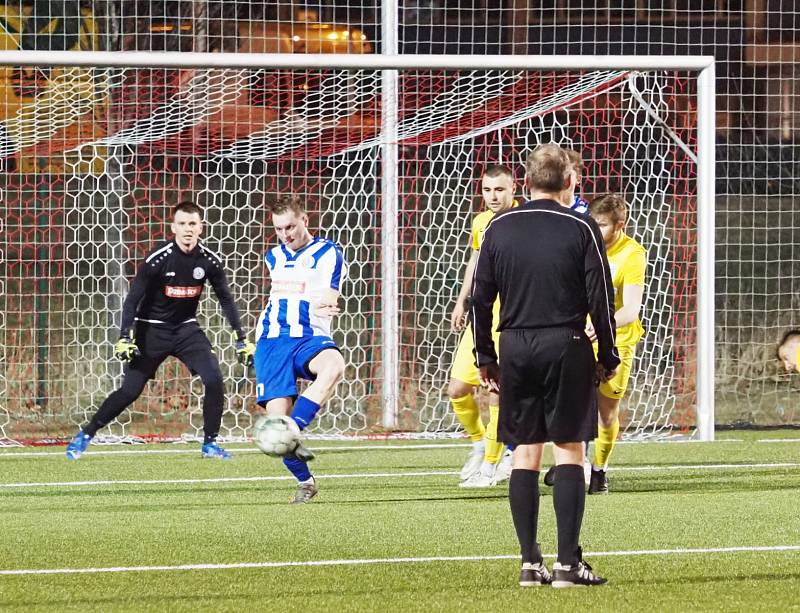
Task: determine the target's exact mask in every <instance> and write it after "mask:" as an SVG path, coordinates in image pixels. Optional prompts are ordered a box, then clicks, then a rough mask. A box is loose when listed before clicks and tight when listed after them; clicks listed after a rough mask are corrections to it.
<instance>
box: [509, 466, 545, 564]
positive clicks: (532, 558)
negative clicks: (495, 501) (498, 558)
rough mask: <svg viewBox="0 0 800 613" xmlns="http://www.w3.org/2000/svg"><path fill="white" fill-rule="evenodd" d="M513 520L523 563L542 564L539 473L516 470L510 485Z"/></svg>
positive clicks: (512, 474)
mask: <svg viewBox="0 0 800 613" xmlns="http://www.w3.org/2000/svg"><path fill="white" fill-rule="evenodd" d="M508 502H509V505H510V506H511V518H512V519H513V520H514V529H515V530H516V531H517V540H519V549H520V553H521V554H522V561H523V562H532V563H535V562H541V561H542V552H541V550H540V549H539V545H538V543H537V542H536V530H537V525H538V523H539V471H538V470H524V469H521V468H515V469H514V470H512V471H511V479H510V481H509V483H508Z"/></svg>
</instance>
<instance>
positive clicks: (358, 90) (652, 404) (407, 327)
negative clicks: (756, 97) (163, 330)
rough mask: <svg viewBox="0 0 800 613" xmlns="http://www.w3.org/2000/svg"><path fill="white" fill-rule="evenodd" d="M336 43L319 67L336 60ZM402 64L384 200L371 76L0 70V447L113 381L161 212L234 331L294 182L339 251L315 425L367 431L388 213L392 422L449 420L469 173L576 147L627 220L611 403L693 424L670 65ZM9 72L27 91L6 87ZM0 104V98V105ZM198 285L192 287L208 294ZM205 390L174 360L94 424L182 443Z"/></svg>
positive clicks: (409, 427) (235, 385) (242, 426)
mask: <svg viewBox="0 0 800 613" xmlns="http://www.w3.org/2000/svg"><path fill="white" fill-rule="evenodd" d="M335 59H336V58H335V57H334V58H332V59H331V66H335ZM580 65H581V61H580V59H579V58H576V64H575V66H576V68H575V69H573V70H564V71H532V70H528V71H514V70H480V71H476V70H461V71H457V70H401V71H400V72H399V76H398V95H397V105H398V113H397V125H396V134H397V137H396V141H395V142H396V144H397V158H398V161H397V166H396V168H395V169H394V170H395V172H396V175H397V180H396V188H397V192H398V196H397V200H396V202H386V201H385V199H384V198H382V193H381V177H382V176H383V173H384V172H385V165H384V164H383V161H382V145H383V143H384V142H385V139H384V138H382V132H381V130H382V128H381V122H382V119H385V118H382V114H381V87H382V80H381V71H378V70H368V69H361V70H340V69H337V68H335V67H333V68H327V69H319V70H310V69H309V70H258V69H197V68H195V69H188V68H186V69H163V68H147V67H140V68H101V67H95V68H78V67H67V68H49V67H46V66H42V67H38V68H14V67H9V68H6V69H4V72H3V74H4V76H3V78H4V79H5V82H4V85H8V87H9V89H10V90H13V91H17V92H18V99H17V100H11V99H7V100H6V101H5V104H6V108H4V109H2V112H0V117H2V123H0V190H2V192H1V193H0V196H1V197H0V336H2V342H1V343H0V345H1V348H0V351H2V355H0V431H1V433H0V434H1V435H2V438H3V439H4V440H6V441H24V440H42V439H47V438H55V437H63V436H64V435H66V434H70V433H72V432H73V431H74V430H75V429H76V428H77V427H78V426H79V425H80V424H82V423H84V422H85V421H86V420H87V419H88V417H90V416H91V414H92V413H93V412H94V411H95V410H96V409H97V408H98V407H99V405H100V403H101V402H102V401H103V400H104V399H105V397H106V396H107V395H108V394H109V393H110V392H111V391H113V390H114V389H115V388H116V387H117V386H118V385H119V383H120V381H121V375H122V368H121V366H120V364H119V363H118V362H116V361H115V360H114V359H113V356H112V347H113V344H114V342H115V341H116V340H117V338H118V334H119V331H118V325H119V317H120V309H121V304H122V299H123V297H124V295H125V293H126V291H127V287H128V283H129V280H130V279H131V278H132V275H133V274H134V272H135V270H136V267H137V266H138V265H139V264H140V263H141V261H142V258H143V255H144V254H145V253H146V252H147V251H148V250H149V249H151V248H152V247H153V245H154V244H156V243H157V242H158V241H161V240H164V239H165V238H167V237H168V236H169V229H168V228H169V226H168V224H169V216H170V209H171V207H172V206H174V205H175V204H176V203H177V202H179V201H182V200H186V199H189V200H193V201H196V202H197V203H199V204H200V205H201V206H202V207H203V208H204V210H205V219H206V226H205V231H204V236H203V239H204V241H205V243H206V245H207V246H209V247H210V249H212V250H213V251H215V252H217V253H220V254H222V255H223V257H224V259H225V263H226V269H227V273H228V278H229V282H230V284H231V287H232V290H233V294H234V296H235V298H236V300H237V303H238V305H239V308H240V310H241V312H242V314H243V318H244V322H245V324H246V327H247V329H248V330H250V331H252V330H253V329H254V325H255V319H256V317H257V316H258V314H259V312H260V311H261V309H262V308H263V305H264V302H265V297H266V295H267V293H268V290H269V279H268V276H267V275H266V273H265V270H264V266H263V260H262V255H263V253H264V251H265V250H266V249H267V248H269V247H270V246H271V245H273V244H275V237H274V234H273V232H272V229H271V226H270V218H269V216H268V215H267V213H266V209H265V206H264V201H265V198H270V197H274V195H276V194H285V193H289V192H291V193H295V194H298V195H299V196H301V197H302V198H303V200H304V201H305V202H306V203H307V205H308V207H309V211H310V212H311V224H312V228H313V231H314V232H318V233H319V234H321V235H323V236H326V237H328V238H331V239H333V240H334V241H336V242H338V243H339V244H340V245H341V246H342V247H343V249H344V254H345V259H346V261H347V262H348V263H349V279H348V281H347V283H346V285H345V286H344V289H343V293H344V304H345V308H344V313H343V314H342V315H341V316H339V317H338V318H337V320H336V322H335V325H334V329H335V338H336V340H337V342H338V343H339V345H340V347H341V348H342V350H343V353H344V356H345V359H346V362H347V365H348V369H347V374H346V379H345V381H344V383H342V384H341V385H340V386H339V388H338V391H337V394H336V396H335V397H334V398H333V399H332V400H331V401H330V402H328V403H327V405H326V406H325V407H324V408H323V411H322V413H321V415H320V418H319V419H318V421H317V423H316V424H315V428H314V430H313V432H315V433H316V434H320V435H342V434H373V433H377V432H384V431H385V428H384V426H383V425H382V424H383V421H384V420H383V415H384V412H385V400H384V398H383V395H384V391H383V389H382V381H383V377H384V364H383V361H382V360H383V353H382V348H383V347H384V346H385V344H386V343H387V342H388V340H389V339H388V337H387V335H389V334H391V330H384V329H382V327H381V321H382V314H383V313H384V310H385V309H386V308H387V305H385V304H384V303H383V301H382V298H381V296H382V294H381V291H382V287H383V283H384V282H385V281H386V280H385V279H382V272H381V270H382V265H381V264H382V261H383V259H384V257H385V256H386V254H385V253H383V251H382V247H381V246H382V245H384V244H385V243H384V242H382V232H383V231H385V229H384V228H382V226H381V213H382V211H383V210H384V209H385V207H387V206H391V207H396V210H397V223H398V234H397V253H396V255H397V261H398V265H397V269H396V270H395V271H393V274H394V275H395V277H396V279H397V281H398V291H399V299H398V312H397V318H396V323H397V336H396V341H397V342H396V346H397V347H398V351H397V356H396V360H397V363H396V368H397V374H398V385H397V389H396V390H394V393H395V396H396V399H397V406H396V416H397V419H396V425H395V426H394V429H396V430H399V431H403V432H414V433H427V434H430V435H434V434H443V433H450V432H456V431H457V430H458V424H457V422H456V421H455V419H454V416H453V413H452V411H451V410H450V407H449V402H448V398H447V395H446V387H447V382H448V379H449V369H450V365H451V362H452V359H453V356H454V352H455V348H456V346H457V342H458V335H457V334H455V333H452V332H451V331H450V329H449V320H450V312H451V310H452V308H453V306H454V300H455V297H456V295H457V293H458V290H459V288H460V284H461V279H462V277H463V273H464V265H465V262H466V260H467V258H468V256H469V228H470V223H471V219H472V217H473V216H474V215H475V214H476V213H478V212H479V211H480V210H481V201H480V190H479V182H480V176H481V172H482V169H483V168H484V166H485V165H487V164H489V163H504V164H508V165H510V166H511V167H512V168H514V170H515V172H516V173H517V178H518V180H519V182H520V183H521V181H522V178H523V175H524V171H523V168H524V162H525V159H526V157H527V155H528V154H529V152H530V151H531V150H532V149H533V148H534V147H535V146H536V145H537V144H539V143H545V142H556V143H558V144H561V145H563V146H565V147H570V148H573V149H575V150H577V151H578V152H580V153H581V155H582V156H583V159H584V162H585V169H584V175H583V180H582V182H581V185H580V187H579V192H580V193H581V195H582V196H583V197H584V198H586V199H588V200H590V199H591V198H592V197H593V196H595V195H597V194H600V193H602V192H607V191H618V192H621V193H622V194H623V195H624V196H625V197H626V198H627V200H628V202H629V204H630V216H629V221H628V225H627V232H628V233H629V234H630V235H632V236H633V237H635V238H636V240H638V241H639V242H640V243H642V244H643V245H644V246H645V247H646V248H647V251H648V267H647V286H646V289H645V302H644V306H643V308H642V319H643V324H644V328H645V330H646V333H645V336H644V338H643V339H642V341H641V343H640V345H639V347H638V350H637V356H636V360H635V364H634V368H633V374H632V377H631V383H630V385H629V391H628V393H627V396H626V398H625V400H624V402H623V409H622V410H623V414H622V419H623V425H624V427H625V428H626V432H627V433H628V434H629V435H638V436H657V435H665V434H670V433H675V432H676V431H678V432H686V431H689V430H691V429H692V428H694V426H695V424H696V416H695V409H694V407H695V406H696V386H695V381H696V371H697V358H696V355H697V352H696V348H697V335H696V329H697V326H696V317H695V312H696V308H697V304H696V300H697V289H698V288H697V266H696V264H697V235H696V226H697V198H696V194H697V157H696V138H697V119H696V118H697V104H696V85H695V80H694V76H695V75H693V74H690V73H688V72H686V73H684V72H675V71H664V70H659V71H650V72H639V71H629V70H612V71H590V70H580V69H579V68H578V67H579V66H580ZM26 84H32V85H31V86H30V87H28V88H27V89H26V87H25V86H26ZM0 104H3V102H2V101H0ZM207 291H208V290H207ZM204 295H205V298H204V299H203V301H202V303H201V309H200V314H201V321H202V325H203V327H204V329H205V331H206V333H207V335H208V336H209V339H210V340H211V343H212V345H213V347H214V348H215V350H216V352H217V355H218V357H219V358H220V361H221V363H222V368H223V373H224V376H225V382H226V392H227V393H226V407H225V416H224V419H223V432H222V436H223V437H226V438H228V439H240V438H244V437H247V436H248V433H249V429H250V427H251V423H252V421H253V415H254V414H255V413H256V412H257V410H258V408H257V407H256V406H255V405H254V402H253V398H254V395H253V383H252V380H251V378H250V377H249V376H248V374H247V373H245V372H244V371H243V369H242V367H241V366H239V365H238V364H236V360H235V355H234V351H233V348H232V341H231V338H230V332H229V329H228V325H227V323H226V322H225V321H224V318H223V317H222V315H221V312H220V310H219V308H218V305H217V303H216V301H215V299H214V298H213V297H209V295H208V293H205V294H204ZM201 404H202V386H201V385H200V382H199V380H198V379H193V378H192V376H191V375H190V373H189V372H188V371H187V370H186V369H185V368H184V367H183V365H181V364H180V363H179V362H177V361H174V360H173V359H172V358H170V359H169V360H168V361H167V362H165V364H164V365H163V366H162V367H161V369H160V371H159V373H158V374H157V375H156V378H155V379H154V380H153V381H152V382H151V383H150V384H149V385H148V387H147V388H146V390H145V393H144V394H143V395H142V397H141V398H140V399H139V400H138V401H137V402H136V403H135V404H134V405H133V406H132V407H131V408H130V410H129V411H127V412H125V413H124V414H123V415H122V416H121V417H120V418H119V420H118V421H116V422H114V423H113V424H111V425H110V426H109V427H108V429H106V430H104V431H101V435H107V436H109V437H117V438H122V437H144V438H170V437H181V436H183V437H195V436H198V435H199V434H200V433H201V432H202V411H201Z"/></svg>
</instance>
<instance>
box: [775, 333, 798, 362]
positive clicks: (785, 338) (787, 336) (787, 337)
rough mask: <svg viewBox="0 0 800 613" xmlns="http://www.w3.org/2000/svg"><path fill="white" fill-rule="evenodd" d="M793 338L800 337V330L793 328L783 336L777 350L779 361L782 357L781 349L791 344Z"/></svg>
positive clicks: (776, 355)
mask: <svg viewBox="0 0 800 613" xmlns="http://www.w3.org/2000/svg"><path fill="white" fill-rule="evenodd" d="M793 336H800V330H799V329H797V328H792V329H790V330H787V331H786V332H784V333H783V336H782V337H781V340H780V342H779V343H778V346H777V347H776V348H775V357H776V358H778V359H779V360H780V359H781V356H780V354H779V353H778V352H779V351H780V350H781V347H783V346H784V345H785V344H786V343H787V342H789V341H790V340H791V339H792V337H793Z"/></svg>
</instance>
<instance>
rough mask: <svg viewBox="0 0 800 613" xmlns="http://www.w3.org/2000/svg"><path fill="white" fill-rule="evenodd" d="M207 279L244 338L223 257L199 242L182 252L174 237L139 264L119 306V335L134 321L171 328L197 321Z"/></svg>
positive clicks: (232, 325) (233, 324)
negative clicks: (120, 306) (186, 251)
mask: <svg viewBox="0 0 800 613" xmlns="http://www.w3.org/2000/svg"><path fill="white" fill-rule="evenodd" d="M206 281H208V282H209V283H210V284H211V287H213V288H214V293H215V294H216V295H217V298H218V299H219V303H220V306H221V307H222V310H223V312H224V313H225V317H227V318H228V321H229V322H230V324H231V328H233V330H234V331H235V332H236V333H237V335H238V337H239V338H244V332H243V331H242V324H241V321H240V320H239V311H238V309H237V308H236V303H235V302H234V299H233V296H232V295H231V291H230V289H229V287H228V281H227V279H226V278H225V270H224V268H223V263H222V259H221V258H220V257H219V256H218V255H216V254H215V253H214V252H212V251H210V250H209V249H208V248H206V246H205V245H203V244H202V243H200V242H198V243H197V245H196V246H195V248H194V249H193V250H192V251H190V252H189V253H184V252H183V251H182V250H181V248H180V247H178V245H177V243H176V242H175V241H174V240H171V241H169V242H167V243H163V244H161V245H159V246H158V247H157V248H156V249H153V250H152V251H151V252H150V253H149V254H147V256H146V257H145V260H144V262H143V263H142V264H141V266H139V270H138V271H137V272H136V277H135V278H134V279H133V283H132V284H131V288H130V291H129V292H128V295H127V297H126V298H125V302H124V304H123V305H122V321H121V322H120V329H121V331H122V334H130V330H131V327H132V326H133V323H134V320H136V321H139V322H146V323H150V324H154V325H157V326H159V327H172V328H175V327H177V326H180V325H181V324H184V323H188V322H196V321H197V305H198V304H199V303H200V296H201V294H202V293H203V287H204V286H205V283H206Z"/></svg>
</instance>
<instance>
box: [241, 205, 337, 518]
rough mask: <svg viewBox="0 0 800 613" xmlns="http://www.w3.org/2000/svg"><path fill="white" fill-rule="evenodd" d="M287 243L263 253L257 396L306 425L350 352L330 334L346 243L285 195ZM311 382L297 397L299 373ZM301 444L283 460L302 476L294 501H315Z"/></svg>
mask: <svg viewBox="0 0 800 613" xmlns="http://www.w3.org/2000/svg"><path fill="white" fill-rule="evenodd" d="M270 209H271V212H272V223H273V225H274V226H275V232H276V234H277V235H278V240H280V242H281V244H280V245H278V246H277V247H273V248H272V249H270V250H269V251H267V253H266V254H265V255H264V262H265V263H266V265H267V268H268V269H269V275H270V280H271V287H270V293H269V300H268V302H267V306H266V308H265V309H264V311H263V312H262V314H261V316H260V317H259V321H258V328H257V330H256V338H257V339H258V342H257V343H256V352H255V371H256V396H257V402H258V403H259V404H260V405H261V406H263V407H265V408H266V410H267V413H268V414H270V415H291V417H292V419H294V421H295V422H296V423H297V425H298V426H299V427H300V429H301V430H303V429H305V428H306V427H308V425H309V424H310V423H311V421H312V420H313V419H314V417H315V416H316V414H317V412H318V411H319V409H320V405H321V404H322V403H323V402H325V401H326V400H327V399H328V398H329V397H330V396H331V394H332V393H333V391H334V389H335V388H336V385H337V384H338V383H339V382H340V381H341V380H342V378H343V377H344V358H343V357H342V354H341V353H340V351H339V348H338V347H337V346H336V343H335V342H334V341H333V339H332V338H331V319H332V318H333V316H334V315H336V314H338V313H339V306H338V299H339V294H340V287H341V284H342V281H343V280H344V278H345V276H346V266H345V263H344V258H343V257H342V250H341V248H340V247H339V246H338V245H337V244H336V243H334V242H333V241H330V240H327V239H324V238H321V237H315V236H312V234H311V233H310V232H309V231H308V215H307V214H306V211H305V207H304V206H303V203H302V202H301V201H300V199H299V198H298V197H296V196H284V197H282V198H281V199H280V200H278V201H277V202H275V203H273V204H272V205H271V206H270ZM298 378H303V379H308V380H310V381H312V383H311V385H309V386H308V388H306V390H305V391H304V392H303V394H302V395H299V396H298V390H297V379H298ZM312 457H313V454H311V453H310V452H309V451H308V450H307V449H305V448H304V447H301V449H300V450H298V451H297V452H295V454H294V455H292V456H287V457H286V458H284V460H283V462H284V464H285V465H286V467H287V468H288V469H289V471H290V472H291V473H292V474H293V475H294V476H295V477H296V478H297V480H298V481H299V486H298V489H297V493H296V495H295V498H294V502H295V503H305V502H309V501H310V500H311V499H312V498H313V497H314V496H315V495H316V494H317V485H316V482H315V481H314V477H313V476H312V475H311V472H310V471H309V469H308V463H307V460H309V459H311V458H312Z"/></svg>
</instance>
